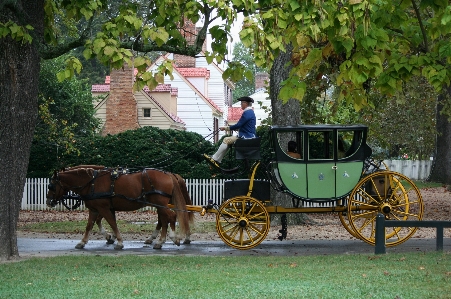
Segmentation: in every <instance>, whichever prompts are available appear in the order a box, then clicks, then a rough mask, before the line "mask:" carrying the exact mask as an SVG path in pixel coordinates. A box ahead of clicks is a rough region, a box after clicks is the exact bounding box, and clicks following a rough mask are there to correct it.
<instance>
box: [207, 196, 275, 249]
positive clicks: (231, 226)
mask: <svg viewBox="0 0 451 299" xmlns="http://www.w3.org/2000/svg"><path fill="white" fill-rule="evenodd" d="M269 226H270V219H269V214H268V211H267V210H266V208H265V206H264V204H263V203H262V202H261V201H259V200H257V199H255V198H253V197H249V196H236V197H233V198H231V199H229V200H227V201H226V202H224V203H223V204H222V205H221V207H220V208H219V210H218V213H217V214H216V230H217V232H218V235H219V236H220V237H221V239H222V240H223V241H224V242H225V243H226V244H227V245H229V246H230V247H233V248H236V249H241V250H246V249H251V248H254V247H255V246H257V245H258V244H260V243H261V242H262V241H263V240H264V239H265V238H266V236H267V235H268V232H269Z"/></svg>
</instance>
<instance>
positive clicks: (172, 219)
mask: <svg viewBox="0 0 451 299" xmlns="http://www.w3.org/2000/svg"><path fill="white" fill-rule="evenodd" d="M167 215H168V222H169V225H170V227H171V230H170V231H169V239H171V240H172V241H174V244H175V245H177V246H180V237H179V236H178V235H177V234H176V232H175V223H176V221H177V215H176V214H175V212H173V211H171V210H167Z"/></svg>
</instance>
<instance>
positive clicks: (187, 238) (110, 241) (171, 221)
mask: <svg viewBox="0 0 451 299" xmlns="http://www.w3.org/2000/svg"><path fill="white" fill-rule="evenodd" d="M80 168H91V169H94V170H102V169H104V170H106V169H110V170H112V171H114V170H116V171H117V169H114V168H107V167H106V166H104V165H78V166H72V167H67V168H64V170H65V171H68V170H74V169H80ZM173 175H174V176H175V178H176V179H177V182H178V183H179V187H180V191H182V194H183V197H184V199H185V203H186V204H187V205H192V201H191V197H190V196H189V193H188V188H187V186H186V182H185V180H184V179H183V178H182V177H181V176H180V175H178V174H176V173H173ZM111 212H112V213H113V216H114V217H116V214H115V211H114V210H112V211H111ZM89 213H94V212H93V211H91V210H89ZM94 217H95V215H91V216H90V217H89V219H93V218H94ZM188 217H189V222H190V223H191V224H192V223H193V221H194V214H193V213H189V216H188ZM102 219H103V216H101V215H98V216H97V218H96V219H95V223H96V224H97V227H98V228H99V232H100V233H101V234H102V235H103V236H104V237H105V240H106V242H107V243H108V244H113V243H114V242H115V240H116V236H115V235H114V234H113V235H112V234H110V233H108V232H107V231H106V230H105V229H104V227H103V225H102ZM176 222H177V217H176V213H175V212H174V211H172V210H169V212H168V223H169V226H170V228H171V230H172V231H173V232H175V225H176ZM93 226H94V222H90V221H88V223H87V225H86V230H85V236H88V237H87V238H89V235H90V234H91V232H92V228H93ZM161 228H162V222H161V220H160V217H158V222H157V226H156V227H155V230H154V231H153V232H152V235H151V236H150V238H149V239H147V240H146V241H145V242H144V244H152V243H153V240H155V239H156V238H157V237H158V235H159V234H160V231H161ZM190 236H191V233H190V231H189V227H188V231H187V232H186V235H185V240H184V241H183V244H190V243H191V239H190ZM174 243H175V244H177V245H179V244H180V240H178V239H175V240H174Z"/></svg>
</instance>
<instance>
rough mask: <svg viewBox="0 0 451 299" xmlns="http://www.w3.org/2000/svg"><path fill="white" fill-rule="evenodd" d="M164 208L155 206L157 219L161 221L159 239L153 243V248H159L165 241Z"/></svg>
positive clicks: (166, 223)
mask: <svg viewBox="0 0 451 299" xmlns="http://www.w3.org/2000/svg"><path fill="white" fill-rule="evenodd" d="M167 211H168V210H167V209H166V208H157V213H158V219H159V220H160V222H161V235H160V239H158V241H157V242H156V243H155V245H153V249H161V247H162V246H163V243H164V242H166V236H167V233H168V215H167Z"/></svg>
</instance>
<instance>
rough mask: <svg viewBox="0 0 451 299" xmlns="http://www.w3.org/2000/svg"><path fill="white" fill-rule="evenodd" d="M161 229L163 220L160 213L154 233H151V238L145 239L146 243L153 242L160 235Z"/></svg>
mask: <svg viewBox="0 0 451 299" xmlns="http://www.w3.org/2000/svg"><path fill="white" fill-rule="evenodd" d="M160 230H161V220H160V215H158V222H157V226H156V227H155V230H154V231H153V232H152V235H150V238H149V239H147V240H146V241H144V244H152V242H153V240H155V239H156V238H157V237H158V234H159V233H160Z"/></svg>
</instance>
